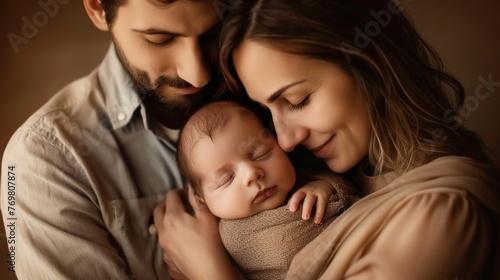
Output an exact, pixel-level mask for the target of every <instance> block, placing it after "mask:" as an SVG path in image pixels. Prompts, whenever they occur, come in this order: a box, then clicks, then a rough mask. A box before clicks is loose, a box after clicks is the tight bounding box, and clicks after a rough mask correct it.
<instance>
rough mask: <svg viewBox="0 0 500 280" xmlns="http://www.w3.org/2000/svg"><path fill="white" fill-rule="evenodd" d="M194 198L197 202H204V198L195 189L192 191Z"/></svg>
mask: <svg viewBox="0 0 500 280" xmlns="http://www.w3.org/2000/svg"><path fill="white" fill-rule="evenodd" d="M194 198H196V200H198V201H199V202H201V203H203V204H206V203H205V199H204V198H203V197H202V196H201V195H200V194H199V193H198V192H197V191H195V192H194Z"/></svg>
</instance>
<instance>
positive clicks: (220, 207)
mask: <svg viewBox="0 0 500 280" xmlns="http://www.w3.org/2000/svg"><path fill="white" fill-rule="evenodd" d="M177 160H178V162H179V166H180V169H181V173H182V175H183V176H184V177H185V178H186V180H187V181H188V183H190V184H191V186H192V187H193V188H194V191H195V194H196V195H197V196H198V197H199V198H200V199H201V200H203V201H204V202H205V203H206V204H207V206H208V208H209V209H210V211H211V212H212V213H213V214H214V215H215V216H217V217H219V218H223V219H239V218H245V217H249V216H252V215H254V214H257V213H259V212H261V211H263V210H268V209H274V208H276V207H279V206H281V205H283V204H284V203H285V200H286V198H287V195H288V193H289V192H290V190H291V189H292V188H293V185H294V184H295V170H294V169H293V166H292V164H291V162H290V160H289V158H288V156H287V155H286V153H285V152H283V150H281V149H280V147H279V146H278V143H277V141H276V139H275V138H274V137H273V135H272V134H271V132H270V131H269V130H268V129H266V128H264V126H263V125H262V122H261V120H260V119H259V118H258V116H257V115H256V114H255V113H254V112H252V111H251V110H250V109H248V108H247V107H244V106H242V105H240V104H237V103H235V102H230V101H219V102H213V103H209V104H207V105H205V106H204V107H202V108H201V109H199V110H198V111H197V112H195V113H194V114H193V116H191V118H190V119H189V120H188V121H187V123H186V125H185V126H184V128H183V129H182V131H181V134H180V136H179V146H178V154H177Z"/></svg>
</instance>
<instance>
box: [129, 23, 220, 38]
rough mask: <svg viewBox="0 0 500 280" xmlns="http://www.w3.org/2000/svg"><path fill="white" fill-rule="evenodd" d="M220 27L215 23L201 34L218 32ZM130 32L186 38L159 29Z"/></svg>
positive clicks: (180, 34)
mask: <svg viewBox="0 0 500 280" xmlns="http://www.w3.org/2000/svg"><path fill="white" fill-rule="evenodd" d="M220 27H221V24H219V23H217V24H214V25H213V26H210V28H209V29H208V30H206V31H204V32H203V33H202V34H207V33H210V32H213V31H218V29H219V28H220ZM131 30H132V31H134V32H136V33H141V34H145V35H170V36H179V37H188V35H187V34H182V33H177V32H173V31H169V30H165V29H160V28H147V29H131Z"/></svg>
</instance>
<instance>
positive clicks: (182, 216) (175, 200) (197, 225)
mask: <svg viewBox="0 0 500 280" xmlns="http://www.w3.org/2000/svg"><path fill="white" fill-rule="evenodd" d="M188 201H189V204H190V205H191V207H192V210H193V211H192V215H191V214H189V213H188V212H187V210H186V207H185V205H184V204H185V202H188ZM153 215H154V222H155V225H156V228H157V231H158V238H159V241H160V246H161V247H162V248H163V250H164V260H165V261H166V262H167V264H169V265H170V267H171V268H169V269H170V270H169V272H171V273H174V274H175V277H177V279H182V274H184V275H185V276H186V277H187V278H189V279H193V280H194V279H222V278H221V277H222V276H224V277H228V278H226V279H238V278H237V276H236V275H237V274H236V272H235V270H234V268H233V267H232V263H231V261H230V259H229V256H228V254H227V252H226V250H225V249H224V246H223V244H222V240H221V238H220V235H219V229H218V225H219V221H218V218H217V217H215V216H214V215H213V214H212V213H211V212H210V211H209V210H208V209H207V207H206V205H205V204H203V203H202V202H200V201H199V200H198V199H196V198H195V196H194V194H193V191H192V189H191V188H189V191H188V193H186V191H185V190H175V191H170V192H168V193H167V195H166V199H165V202H164V203H162V204H160V205H158V206H157V207H156V208H155V209H154V212H153ZM175 268H177V269H178V271H177V270H176V269H175ZM179 272H180V273H179ZM172 276H174V275H172Z"/></svg>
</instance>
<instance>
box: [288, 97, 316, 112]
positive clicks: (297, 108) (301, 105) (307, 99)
mask: <svg viewBox="0 0 500 280" xmlns="http://www.w3.org/2000/svg"><path fill="white" fill-rule="evenodd" d="M310 101H311V94H308V95H307V96H306V97H304V99H302V101H300V102H298V103H296V104H293V103H292V102H289V103H290V108H289V109H290V111H300V110H302V109H304V107H305V106H307V104H309V102H310Z"/></svg>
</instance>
